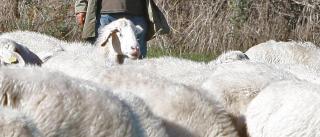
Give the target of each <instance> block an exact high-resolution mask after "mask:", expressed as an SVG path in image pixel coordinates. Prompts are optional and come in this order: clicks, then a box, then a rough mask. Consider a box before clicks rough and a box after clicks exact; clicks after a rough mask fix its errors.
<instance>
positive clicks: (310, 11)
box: [0, 0, 320, 60]
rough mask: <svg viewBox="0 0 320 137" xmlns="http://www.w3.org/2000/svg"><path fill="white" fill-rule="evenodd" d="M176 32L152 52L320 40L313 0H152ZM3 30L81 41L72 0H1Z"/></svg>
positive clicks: (211, 53)
mask: <svg viewBox="0 0 320 137" xmlns="http://www.w3.org/2000/svg"><path fill="white" fill-rule="evenodd" d="M154 1H155V2H156V3H157V5H158V6H159V7H160V8H161V9H162V10H163V12H164V14H165V15H166V17H167V19H168V22H169V23H170V26H171V28H172V33H170V34H169V35H166V36H159V37H157V38H156V39H154V40H152V41H151V42H149V46H150V49H151V50H150V52H149V53H150V54H149V55H150V56H152V57H153V56H161V55H174V56H180V57H186V58H191V59H194V60H210V59H212V58H213V57H215V55H217V54H220V53H221V52H223V51H226V50H231V49H233V50H242V51H245V50H247V49H248V48H250V47H251V46H254V45H256V44H258V43H261V42H265V41H267V40H270V39H274V40H281V41H289V40H299V41H311V42H313V43H315V44H316V45H319V44H320V19H319V15H320V2H318V1H315V0H154ZM0 2H1V5H0V32H6V31H12V30H16V29H20V30H32V31H38V32H43V33H46V34H49V35H53V36H55V37H58V38H60V39H65V40H69V41H74V40H80V31H81V29H80V28H78V26H77V25H76V23H75V17H74V12H73V9H74V1H73V0H0Z"/></svg>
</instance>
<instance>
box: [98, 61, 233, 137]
mask: <svg viewBox="0 0 320 137" xmlns="http://www.w3.org/2000/svg"><path fill="white" fill-rule="evenodd" d="M93 81H95V82H97V83H103V84H106V85H108V86H110V87H111V88H112V89H114V91H115V92H121V91H123V90H128V91H130V92H131V93H132V94H134V95H136V96H138V97H140V98H141V99H142V100H143V101H144V102H145V103H146V104H147V106H148V107H149V108H150V109H151V111H152V112H153V113H154V114H155V115H157V116H159V117H160V118H162V119H163V120H164V123H165V126H166V130H167V133H168V134H169V136H172V137H198V136H201V137H224V136H225V137H236V136H238V133H237V131H236V130H235V127H234V125H233V123H232V121H231V118H230V116H229V114H228V113H226V111H225V110H224V109H223V107H222V106H221V105H220V104H219V103H217V102H215V101H212V100H208V99H207V98H205V97H204V96H202V95H201V94H200V92H199V91H197V90H196V89H194V88H192V87H188V86H185V85H183V84H178V83H173V82H172V81H169V80H166V79H165V78H162V77H159V76H157V75H154V74H152V73H148V72H145V71H144V69H139V68H133V67H131V66H126V65H123V66H115V67H112V68H106V70H105V71H103V72H100V75H98V76H97V77H96V79H94V80H93Z"/></svg>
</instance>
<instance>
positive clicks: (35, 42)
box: [0, 30, 67, 54]
mask: <svg viewBox="0 0 320 137" xmlns="http://www.w3.org/2000/svg"><path fill="white" fill-rule="evenodd" d="M0 38H4V39H10V40H12V41H14V42H16V43H18V44H20V45H23V46H25V47H27V48H28V49H29V50H31V51H32V52H34V53H35V54H42V53H45V52H54V51H56V52H59V51H62V50H63V48H62V45H67V43H66V42H65V41H63V40H59V39H57V38H55V37H52V36H49V35H46V34H42V33H39V32H32V31H21V30H18V31H13V32H5V33H2V34H1V35H0Z"/></svg>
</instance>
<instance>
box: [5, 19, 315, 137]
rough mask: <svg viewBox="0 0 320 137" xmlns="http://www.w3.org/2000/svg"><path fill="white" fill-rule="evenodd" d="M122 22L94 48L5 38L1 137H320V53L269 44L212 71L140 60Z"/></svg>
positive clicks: (304, 46) (30, 36)
mask: <svg viewBox="0 0 320 137" xmlns="http://www.w3.org/2000/svg"><path fill="white" fill-rule="evenodd" d="M136 33H139V30H138V29H137V28H136V27H135V26H134V25H133V24H132V22H130V21H128V20H126V19H119V20H117V21H115V22H113V23H111V24H110V25H108V26H106V27H104V28H103V29H102V30H100V35H99V38H98V39H97V41H96V43H94V44H89V43H74V42H66V41H62V40H58V39H56V38H53V37H50V36H47V35H44V34H40V33H36V32H29V31H16V32H6V33H2V34H0V46H1V47H0V50H1V51H0V61H1V67H0V102H1V104H0V105H1V106H0V136H1V137H247V136H250V137H302V136H305V137H316V136H320V117H319V113H320V109H318V108H319V107H320V73H319V72H320V49H318V48H317V47H316V46H315V45H313V44H312V43H307V42H305V43H303V42H294V41H291V42H276V41H267V42H265V43H262V44H259V45H256V46H254V47H252V48H250V49H249V50H248V51H246V52H245V53H243V52H240V51H229V52H226V53H223V54H222V55H220V56H219V57H218V58H216V59H215V60H213V61H211V62H209V63H203V62H194V61H190V60H185V59H179V58H174V57H160V58H150V59H143V60H137V58H138V57H139V54H140V53H139V46H138V42H137V39H136V37H135V34H136Z"/></svg>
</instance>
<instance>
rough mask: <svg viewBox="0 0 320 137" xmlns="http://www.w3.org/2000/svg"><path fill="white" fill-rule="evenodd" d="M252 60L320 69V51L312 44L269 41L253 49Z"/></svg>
mask: <svg viewBox="0 0 320 137" xmlns="http://www.w3.org/2000/svg"><path fill="white" fill-rule="evenodd" d="M245 54H247V55H248V57H249V58H250V60H252V61H256V62H265V63H272V64H303V65H307V66H310V67H314V68H316V69H320V65H319V64H320V59H319V58H320V49H318V48H317V47H316V46H315V45H314V44H312V43H310V42H295V41H291V42H276V41H273V40H271V41H267V42H265V43H261V44H258V45H256V46H253V47H251V48H250V49H249V50H248V51H246V53H245Z"/></svg>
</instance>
